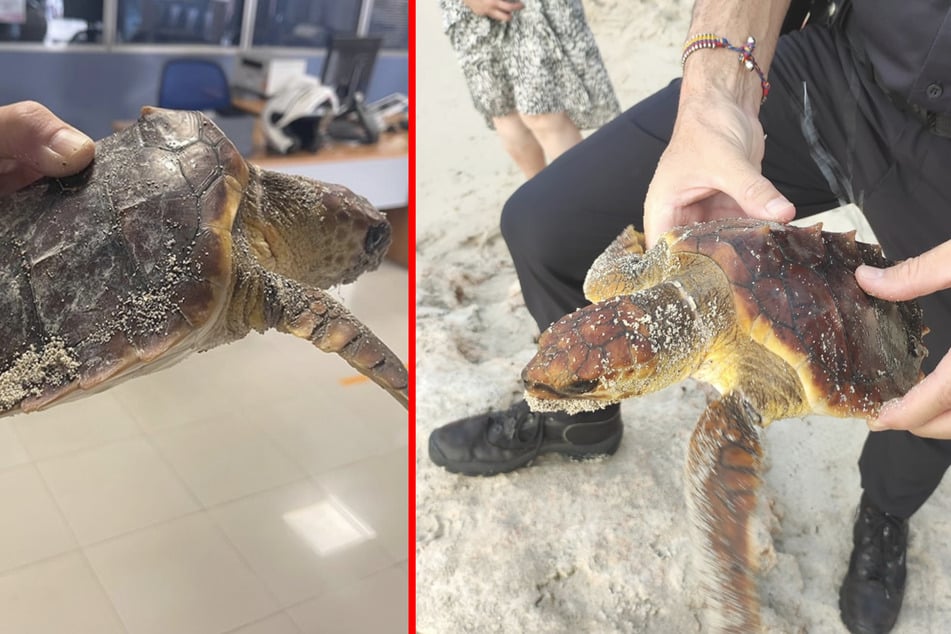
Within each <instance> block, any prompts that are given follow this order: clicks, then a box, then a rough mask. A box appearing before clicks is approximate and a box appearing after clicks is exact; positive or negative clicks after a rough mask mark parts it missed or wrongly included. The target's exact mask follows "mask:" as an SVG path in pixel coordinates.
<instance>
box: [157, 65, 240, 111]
mask: <svg viewBox="0 0 951 634" xmlns="http://www.w3.org/2000/svg"><path fill="white" fill-rule="evenodd" d="M158 106H159V107H160V108H173V109H176V110H214V111H215V112H217V113H218V114H220V115H223V116H234V115H238V114H244V113H243V112H242V111H240V110H238V109H236V108H235V107H234V106H233V105H232V104H231V87H230V86H229V84H228V77H227V75H225V71H224V69H222V68H221V66H220V65H219V64H218V63H216V62H213V61H210V60H205V59H193V58H180V59H172V60H169V61H167V62H165V66H164V67H163V68H162V78H161V80H160V82H159V97H158Z"/></svg>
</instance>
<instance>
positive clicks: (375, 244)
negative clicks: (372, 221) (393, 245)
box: [363, 222, 390, 253]
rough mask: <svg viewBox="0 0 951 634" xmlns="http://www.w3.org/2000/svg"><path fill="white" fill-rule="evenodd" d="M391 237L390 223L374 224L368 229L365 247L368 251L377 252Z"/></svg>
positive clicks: (364, 242)
mask: <svg viewBox="0 0 951 634" xmlns="http://www.w3.org/2000/svg"><path fill="white" fill-rule="evenodd" d="M389 239H390V225H389V224H388V223H385V222H384V223H381V224H378V225H374V226H372V227H370V228H369V229H368V230H367V236H366V238H364V241H363V249H364V250H365V251H366V252H367V253H376V252H377V251H379V250H380V248H381V247H382V246H383V245H385V244H386V242H387V240H389Z"/></svg>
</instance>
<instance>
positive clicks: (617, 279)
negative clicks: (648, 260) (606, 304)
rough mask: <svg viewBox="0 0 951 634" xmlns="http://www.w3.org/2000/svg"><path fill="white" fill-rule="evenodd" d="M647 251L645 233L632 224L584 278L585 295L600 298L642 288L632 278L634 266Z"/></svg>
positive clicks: (599, 299) (589, 297)
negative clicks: (645, 249)
mask: <svg viewBox="0 0 951 634" xmlns="http://www.w3.org/2000/svg"><path fill="white" fill-rule="evenodd" d="M643 255H644V234H643V233H641V232H640V231H638V230H637V229H635V228H634V227H633V226H628V227H626V228H625V229H624V231H622V232H621V235H619V236H618V237H616V238H615V239H614V241H613V242H611V244H610V245H608V248H607V249H605V250H604V253H602V254H601V255H599V256H598V257H597V259H596V260H595V261H594V263H593V264H592V265H591V268H589V269H588V275H587V276H586V277H585V280H584V296H585V297H586V298H588V301H591V302H600V301H603V300H605V299H610V298H612V297H617V296H618V295H630V294H631V293H633V292H635V291H637V290H638V289H640V288H641V285H640V284H635V283H633V281H632V276H631V270H633V269H634V268H636V267H637V264H638V262H639V261H640V259H641V257H642V256H643Z"/></svg>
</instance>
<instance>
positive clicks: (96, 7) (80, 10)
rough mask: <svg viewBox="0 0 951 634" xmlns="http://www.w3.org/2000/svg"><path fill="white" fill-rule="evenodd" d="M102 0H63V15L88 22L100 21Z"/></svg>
mask: <svg viewBox="0 0 951 634" xmlns="http://www.w3.org/2000/svg"><path fill="white" fill-rule="evenodd" d="M102 5H103V0H64V1H63V17H64V18H78V19H80V20H85V21H86V22H88V23H89V24H91V25H92V24H96V23H97V22H102Z"/></svg>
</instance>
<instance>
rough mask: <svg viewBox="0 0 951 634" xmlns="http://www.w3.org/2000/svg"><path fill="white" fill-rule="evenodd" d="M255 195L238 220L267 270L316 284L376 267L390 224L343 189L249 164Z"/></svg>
mask: <svg viewBox="0 0 951 634" xmlns="http://www.w3.org/2000/svg"><path fill="white" fill-rule="evenodd" d="M252 170H253V173H254V174H255V175H256V176H257V178H255V177H254V176H252V180H253V181H256V183H257V186H256V187H253V190H254V189H256V190H257V195H255V192H254V191H252V192H251V195H250V196H248V200H249V201H252V202H251V204H248V205H247V206H246V209H245V211H244V213H243V214H242V215H241V222H242V226H243V228H244V231H245V233H246V235H247V236H248V239H249V241H250V244H251V250H252V251H253V253H254V255H255V257H256V258H257V259H258V261H259V262H260V263H261V264H262V265H263V266H264V267H265V268H267V269H269V270H272V271H274V272H276V273H279V274H281V275H283V276H285V277H289V278H291V279H294V280H297V281H299V282H303V283H305V284H307V285H310V286H316V287H317V288H328V287H330V286H334V285H336V284H346V283H349V282H352V281H353V280H355V279H356V278H357V277H358V276H359V275H360V274H361V273H363V272H364V271H367V270H372V269H375V268H376V267H377V266H379V264H380V261H381V260H382V259H383V255H384V254H385V253H386V250H387V248H388V247H389V245H390V223H389V222H387V220H386V216H384V215H383V214H382V213H380V212H379V211H377V210H376V208H374V207H373V205H371V204H370V202H369V201H368V200H367V199H366V198H363V197H362V196H358V195H357V194H354V193H353V192H352V191H350V190H349V189H347V188H346V187H342V186H340V185H332V184H329V183H322V182H319V181H315V180H311V179H307V178H303V177H301V176H293V175H288V174H280V173H278V172H272V171H268V170H262V169H258V168H252Z"/></svg>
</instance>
